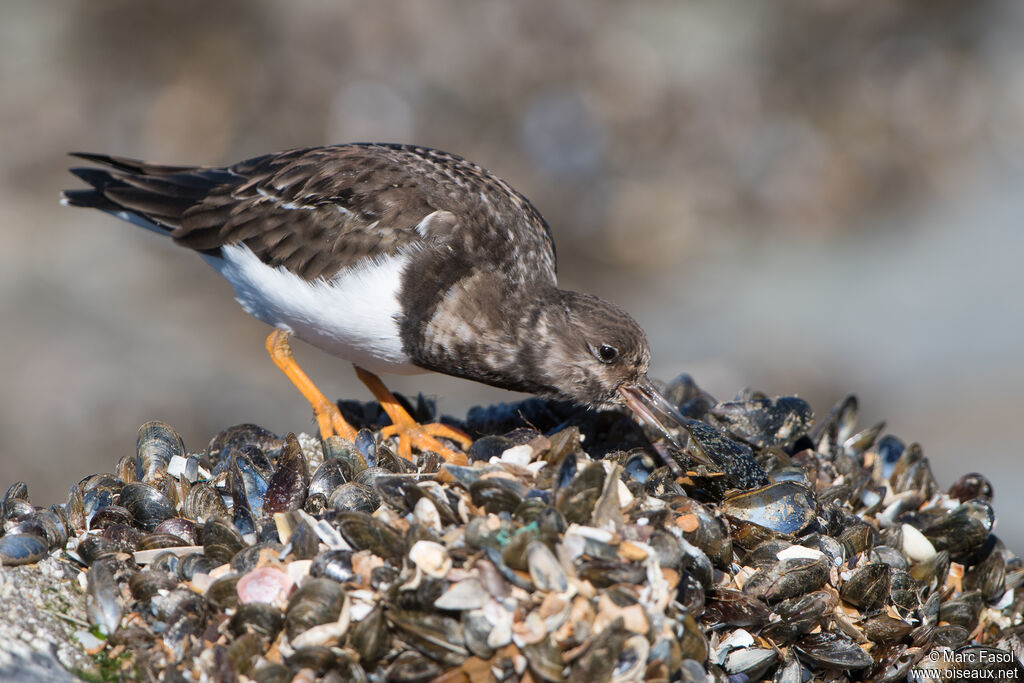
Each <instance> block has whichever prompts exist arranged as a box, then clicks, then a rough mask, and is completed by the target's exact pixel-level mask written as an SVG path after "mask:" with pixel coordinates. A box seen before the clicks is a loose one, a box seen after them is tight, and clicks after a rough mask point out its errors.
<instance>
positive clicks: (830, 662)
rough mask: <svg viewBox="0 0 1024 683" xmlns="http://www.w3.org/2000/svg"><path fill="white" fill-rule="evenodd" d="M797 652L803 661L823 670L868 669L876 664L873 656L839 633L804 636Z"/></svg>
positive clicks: (797, 645)
mask: <svg viewBox="0 0 1024 683" xmlns="http://www.w3.org/2000/svg"><path fill="white" fill-rule="evenodd" d="M796 651H797V654H798V655H799V656H800V658H801V659H803V660H804V661H806V662H808V663H810V664H812V665H813V666H817V667H821V668H823V669H866V668H868V667H869V666H871V665H872V664H873V663H874V660H872V659H871V655H869V654H868V653H867V652H865V651H864V650H862V649H861V648H860V647H859V646H858V645H857V643H855V642H853V641H852V640H850V639H849V638H848V637H846V636H844V635H842V634H839V633H830V632H821V633H813V634H811V635H807V636H804V637H803V638H801V639H800V640H799V641H798V642H797V644H796Z"/></svg>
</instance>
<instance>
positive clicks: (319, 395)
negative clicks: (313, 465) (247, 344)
mask: <svg viewBox="0 0 1024 683" xmlns="http://www.w3.org/2000/svg"><path fill="white" fill-rule="evenodd" d="M290 336H291V333H290V332H286V331H284V330H274V331H273V332H271V333H270V336H269V337H267V351H269V352H270V358H271V360H273V361H274V365H276V366H277V367H278V368H280V369H281V372H283V373H284V374H285V376H286V377H287V378H288V379H290V380H291V381H292V384H294V385H295V388H296V389H298V390H299V391H300V392H302V395H303V396H305V397H306V400H307V401H309V404H310V405H311V406H313V414H314V415H315V416H316V423H317V425H319V427H320V436H321V437H322V438H324V439H326V438H327V437H328V436H333V435H335V434H336V435H338V436H341V437H344V438H346V439H348V440H349V441H352V440H354V439H355V438H356V430H355V429H353V428H352V425H350V424H349V423H348V422H346V421H345V418H343V417H342V416H341V411H340V410H338V406H337V405H335V404H334V402H333V401H330V400H328V399H327V397H326V396H324V393H323V392H322V391H320V390H319V389H317V387H316V385H315V384H313V380H311V379H310V378H309V377H308V376H307V375H306V373H305V372H303V371H302V368H300V367H299V364H298V363H296V362H295V358H294V357H292V347H291V345H290V344H289V343H288V337H290Z"/></svg>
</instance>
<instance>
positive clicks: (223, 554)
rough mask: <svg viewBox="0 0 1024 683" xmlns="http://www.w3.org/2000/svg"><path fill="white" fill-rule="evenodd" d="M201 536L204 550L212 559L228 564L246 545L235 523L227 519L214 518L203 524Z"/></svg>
mask: <svg viewBox="0 0 1024 683" xmlns="http://www.w3.org/2000/svg"><path fill="white" fill-rule="evenodd" d="M200 528H201V529H202V531H201V533H200V538H201V540H202V542H203V552H204V553H205V554H206V556H207V557H209V558H210V559H211V560H213V561H215V562H219V563H220V564H227V563H228V562H230V561H231V558H232V557H234V556H235V553H237V552H238V551H239V550H241V549H242V548H244V547H245V546H246V543H245V540H244V539H243V538H242V535H241V534H240V533H238V530H237V529H236V528H235V526H234V525H233V524H231V523H230V522H228V521H227V520H225V519H221V518H212V519H208V520H206V523H205V524H203V526H202V527H200Z"/></svg>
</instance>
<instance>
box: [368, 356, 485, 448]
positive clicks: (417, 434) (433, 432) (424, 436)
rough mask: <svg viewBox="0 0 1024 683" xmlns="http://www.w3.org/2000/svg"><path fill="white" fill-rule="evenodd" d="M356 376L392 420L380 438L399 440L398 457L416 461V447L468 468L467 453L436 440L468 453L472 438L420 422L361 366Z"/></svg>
mask: <svg viewBox="0 0 1024 683" xmlns="http://www.w3.org/2000/svg"><path fill="white" fill-rule="evenodd" d="M356 375H357V376H358V377H359V379H360V380H361V381H362V382H363V384H365V385H366V386H367V388H368V389H369V390H370V391H371V392H373V395H374V397H376V399H377V400H378V401H379V402H380V407H381V408H383V409H384V412H386V413H387V414H388V417H390V418H391V424H390V425H388V426H387V427H384V428H383V429H381V430H380V434H381V436H382V437H384V438H385V439H386V438H388V437H389V436H395V435H397V436H398V454H399V455H400V456H402V457H403V458H405V459H406V460H412V449H413V447H415V448H417V449H419V450H422V451H433V452H434V453H437V454H439V455H440V456H441V457H443V458H444V459H445V460H447V461H448V462H450V463H452V464H453V465H466V464H468V462H469V459H468V458H467V457H466V455H465V453H460V452H458V451H455V450H452V449H451V448H448V447H447V446H445V445H444V444H443V443H441V442H440V441H438V440H437V438H436V437H442V438H445V439H450V440H452V441H454V442H456V443H458V444H459V445H460V446H462V448H463V449H467V448H469V447H470V445H471V444H472V443H473V439H471V438H469V435H468V434H466V433H465V432H463V431H462V430H461V429H456V428H455V427H452V426H451V425H446V424H441V423H439V422H432V423H430V424H420V423H418V422H416V420H414V419H413V418H412V416H411V415H409V413H408V412H407V411H406V410H405V408H403V407H402V404H400V403H399V402H398V399H396V398H395V396H394V394H392V393H391V392H390V391H388V388H387V387H385V386H384V383H383V382H381V381H380V378H379V377H377V376H376V375H374V374H373V373H371V372H367V371H366V370H363V369H362V368H360V367H358V366H356Z"/></svg>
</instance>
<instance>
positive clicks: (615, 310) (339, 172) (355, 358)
mask: <svg viewBox="0 0 1024 683" xmlns="http://www.w3.org/2000/svg"><path fill="white" fill-rule="evenodd" d="M74 156H77V157H80V158H82V159H85V160H87V161H90V162H93V163H94V164H97V165H98V166H91V167H82V168H73V169H71V172H72V173H74V174H75V175H76V176H78V177H79V178H81V179H82V180H84V181H85V182H86V183H88V184H89V185H91V186H92V188H91V189H82V190H68V191H66V192H64V194H63V202H64V203H65V204H68V205H70V206H84V207H91V208H96V209H100V210H102V211H106V212H107V213H110V214H113V215H114V216H117V217H118V218H122V219H124V220H126V221H129V222H131V223H134V224H136V225H139V226H142V227H144V228H148V229H150V230H152V231H154V232H157V233H159V234H161V235H166V236H169V237H170V238H171V239H173V240H174V241H175V242H177V243H178V244H180V245H181V246H183V247H186V248H188V249H191V250H192V251H195V252H198V253H199V254H200V255H201V256H202V257H203V258H204V259H206V262H207V263H209V264H210V265H211V266H213V268H214V269H215V270H216V271H217V272H218V273H220V274H221V275H222V276H224V277H225V278H226V279H227V280H228V282H230V283H231V285H232V287H234V290H235V294H236V299H237V300H238V302H239V303H240V304H241V305H242V308H244V309H245V310H246V312H248V313H249V314H251V315H253V316H255V317H256V318H259V319H260V320H262V321H263V322H265V323H267V324H269V325H271V326H272V327H274V331H273V332H271V333H270V336H269V337H268V338H267V342H266V343H267V349H268V351H269V352H270V356H271V358H272V359H273V361H274V363H275V364H276V365H277V367H278V368H280V369H281V370H282V371H283V372H284V373H285V375H287V376H288V378H289V379H290V380H291V381H292V383H293V384H295V386H296V387H297V388H298V389H299V391H300V392H302V395H303V396H305V398H306V399H307V400H308V401H309V402H310V404H311V405H312V407H313V412H314V414H315V416H316V420H317V423H318V425H319V429H320V433H321V435H322V436H324V437H326V436H328V435H331V434H339V435H342V436H345V437H347V438H349V439H351V438H353V436H354V433H355V432H354V430H353V428H352V427H351V426H350V425H349V424H348V423H347V422H346V421H345V419H344V418H343V417H342V415H341V413H340V412H339V410H338V407H337V406H336V405H335V403H334V402H332V401H330V400H328V399H327V397H326V396H324V394H323V393H322V392H321V391H320V390H319V389H317V387H316V385H314V384H313V382H312V381H310V379H309V378H308V377H307V376H306V374H305V373H304V372H303V371H302V370H301V368H299V366H298V365H297V364H296V362H295V360H294V358H293V356H292V352H291V348H290V346H289V341H288V340H289V337H291V336H292V335H294V336H296V337H298V338H299V339H303V340H305V341H307V342H309V343H310V344H313V345H314V346H318V347H320V348H321V349H323V350H325V351H327V352H328V353H331V354H333V355H336V356H339V357H341V358H344V359H346V360H348V361H350V362H351V363H353V365H354V366H355V370H356V373H357V375H358V376H359V379H360V380H362V381H363V383H365V384H366V385H367V387H368V388H369V389H370V391H371V392H373V395H374V396H375V397H376V399H377V400H378V401H379V402H380V404H381V406H382V407H383V409H384V410H385V411H386V412H387V414H388V415H389V416H390V418H391V421H392V425H391V426H390V427H387V428H385V430H383V434H384V435H385V436H390V435H392V434H397V435H398V436H399V450H400V453H401V454H402V455H403V456H405V457H407V458H411V453H412V447H413V446H415V447H416V448H419V449H426V450H431V451H435V452H438V453H440V454H442V455H443V456H444V457H445V458H446V459H448V460H450V461H457V462H458V461H463V462H464V460H465V456H464V455H463V454H461V453H459V452H457V451H455V450H454V449H452V448H450V447H448V446H447V445H445V444H443V443H441V442H440V441H438V438H437V437H440V438H444V439H449V440H451V441H452V442H454V443H456V444H458V445H460V446H461V447H462V448H468V446H469V444H470V443H471V441H470V439H469V437H468V436H467V435H466V434H464V433H462V432H461V431H459V430H457V429H454V428H453V427H450V426H448V425H443V424H424V425H421V424H418V423H416V422H415V421H414V420H413V419H412V417H411V416H410V415H409V414H408V413H407V412H406V411H405V410H404V409H403V408H402V407H401V405H400V404H399V403H398V402H397V401H396V400H395V398H394V396H393V395H392V394H391V393H390V392H389V391H388V390H387V389H386V388H385V387H384V385H383V383H382V382H381V381H380V379H379V378H378V377H377V376H376V374H375V373H386V372H392V373H399V374H408V373H416V372H423V371H428V370H432V371H434V372H441V373H444V374H448V375H454V376H456V377H463V378H466V379H471V380H475V381H477V382H483V383H485V384H490V385H493V386H497V387H502V388H505V389H513V390H516V391H525V392H531V393H534V394H538V395H540V396H544V397H552V398H559V399H569V400H571V401H574V402H576V403H578V404H582V405H587V406H592V407H609V406H612V405H616V404H618V405H622V404H625V405H626V406H628V407H629V408H630V409H632V410H633V411H634V412H635V413H636V415H637V416H638V417H640V418H641V419H642V420H643V421H644V422H647V423H649V424H650V425H652V426H653V427H655V428H656V429H658V430H659V431H660V432H662V433H665V434H669V432H667V430H666V429H665V427H664V426H663V424H662V423H661V422H660V421H659V418H658V417H657V415H659V414H660V415H661V416H662V417H666V416H667V417H670V418H672V419H674V420H677V421H679V420H681V419H682V418H681V416H680V415H679V413H678V412H677V411H676V409H675V407H674V406H673V405H672V404H671V403H670V402H669V401H668V400H666V399H665V398H664V397H663V396H662V395H661V394H660V393H658V391H657V390H656V389H655V388H654V387H653V386H652V384H651V382H650V381H649V380H648V378H647V368H648V363H649V361H650V350H649V348H648V344H647V339H646V337H645V335H644V332H643V330H642V329H641V328H640V326H639V325H637V323H636V322H635V321H634V320H633V319H632V318H631V317H630V316H629V315H628V314H627V313H626V312H625V311H623V310H622V309H621V308H619V307H617V306H615V305H614V304H611V303H609V302H607V301H604V300H602V299H599V298H597V297H595V296H591V295H589V294H582V293H579V292H572V291H568V290H564V289H559V288H558V285H557V281H556V278H555V249H554V243H553V242H552V239H551V231H550V229H549V227H548V225H547V223H546V222H545V221H544V219H543V217H541V215H540V213H539V212H538V211H537V209H535V208H534V207H533V205H532V204H530V202H529V201H528V200H527V199H526V198H525V197H524V196H523V195H521V194H519V193H518V192H516V191H515V190H514V189H512V187H510V186H509V185H508V184H507V183H506V182H504V181H503V180H501V179H499V178H497V177H496V176H494V175H493V174H491V173H489V172H488V171H486V170H484V169H483V168H481V167H480V166H477V165H476V164H474V163H472V162H470V161H467V160H465V159H463V158H461V157H458V156H456V155H454V154H448V153H446V152H441V151H438V150H434V149H427V148H424V147H416V146H410V145H396V144H362V143H360V144H343V145H334V146H328V147H311V148H307V149H296V150H291V151H287V152H281V153H278V154H268V155H266V156H261V157H257V158H255V159H249V160H248V161H242V162H240V163H237V164H234V165H232V166H226V167H222V168H213V167H205V166H163V165H158V164H151V163H147V162H142V161H135V160H132V159H125V158H120V157H113V156H107V155H103V154H75V155H74Z"/></svg>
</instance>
